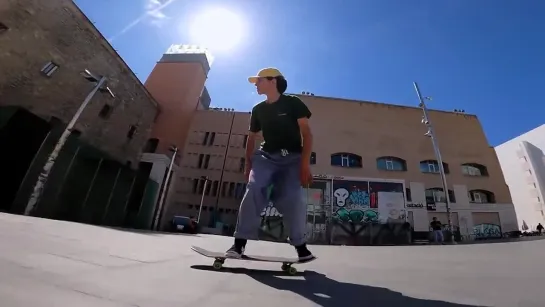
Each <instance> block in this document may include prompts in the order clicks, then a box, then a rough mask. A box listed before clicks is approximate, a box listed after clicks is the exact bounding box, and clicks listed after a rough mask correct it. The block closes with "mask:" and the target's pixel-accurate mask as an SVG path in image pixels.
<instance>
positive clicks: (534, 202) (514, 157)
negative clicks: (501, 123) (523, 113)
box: [495, 125, 545, 229]
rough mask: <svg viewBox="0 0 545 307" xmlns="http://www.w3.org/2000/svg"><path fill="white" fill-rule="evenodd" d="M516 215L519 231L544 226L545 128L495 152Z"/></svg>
mask: <svg viewBox="0 0 545 307" xmlns="http://www.w3.org/2000/svg"><path fill="white" fill-rule="evenodd" d="M495 150H496V154H497V156H498V160H499V162H500V165H501V168H502V172H503V175H504V177H505V182H506V183H507V185H508V186H509V191H510V193H511V198H512V199H513V204H514V206H515V210H516V213H517V220H518V225H519V227H522V224H523V222H526V224H527V225H528V227H530V229H535V227H536V226H537V224H538V223H545V216H544V211H545V206H544V201H543V200H544V195H545V189H544V187H545V163H544V158H545V156H544V154H543V150H545V125H542V126H539V127H537V128H536V129H534V130H531V131H529V132H527V133H525V134H522V135H520V136H518V137H516V138H514V139H511V140H509V141H507V142H505V143H503V144H501V145H498V146H496V148H495Z"/></svg>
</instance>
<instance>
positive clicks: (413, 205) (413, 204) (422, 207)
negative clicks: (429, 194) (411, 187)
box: [407, 203, 424, 209]
mask: <svg viewBox="0 0 545 307" xmlns="http://www.w3.org/2000/svg"><path fill="white" fill-rule="evenodd" d="M407 208H418V209H424V204H423V203H408V204H407Z"/></svg>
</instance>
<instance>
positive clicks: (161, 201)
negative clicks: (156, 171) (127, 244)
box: [152, 146, 178, 230]
mask: <svg viewBox="0 0 545 307" xmlns="http://www.w3.org/2000/svg"><path fill="white" fill-rule="evenodd" d="M169 150H170V151H172V152H173V154H172V158H170V164H169V166H168V173H167V176H166V178H165V183H164V184H163V191H162V192H161V197H160V198H159V202H158V203H157V205H158V206H159V207H158V208H157V212H156V213H155V218H154V220H153V225H152V230H157V228H159V218H160V217H161V213H162V212H161V211H162V210H163V204H164V202H165V198H166V195H167V190H168V187H169V185H170V173H171V172H172V167H173V166H174V160H176V155H177V154H178V147H176V146H171V147H170V148H169Z"/></svg>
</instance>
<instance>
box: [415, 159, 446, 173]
mask: <svg viewBox="0 0 545 307" xmlns="http://www.w3.org/2000/svg"><path fill="white" fill-rule="evenodd" d="M443 169H444V170H445V174H448V173H449V167H448V164H447V163H445V162H443ZM420 171H421V172H422V173H431V174H439V163H438V162H437V161H436V160H424V161H420Z"/></svg>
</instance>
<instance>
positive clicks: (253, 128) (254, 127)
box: [246, 106, 261, 164]
mask: <svg viewBox="0 0 545 307" xmlns="http://www.w3.org/2000/svg"><path fill="white" fill-rule="evenodd" d="M256 107H257V106H254V108H253V109H252V114H251V115H250V128H249V129H248V130H249V132H248V140H247V141H246V164H248V163H250V161H251V160H250V159H251V158H252V155H253V154H254V150H255V139H256V135H257V134H258V133H259V131H261V123H260V122H259V118H258V116H257V112H256Z"/></svg>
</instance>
